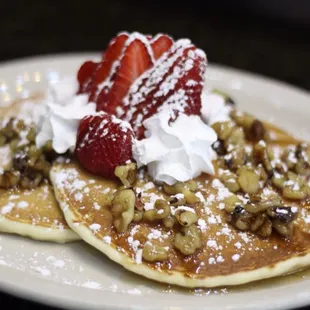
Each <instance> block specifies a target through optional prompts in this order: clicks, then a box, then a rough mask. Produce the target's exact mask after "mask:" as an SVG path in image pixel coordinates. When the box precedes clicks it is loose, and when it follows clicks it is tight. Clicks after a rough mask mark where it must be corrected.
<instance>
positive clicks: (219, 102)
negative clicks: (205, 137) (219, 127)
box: [201, 89, 231, 125]
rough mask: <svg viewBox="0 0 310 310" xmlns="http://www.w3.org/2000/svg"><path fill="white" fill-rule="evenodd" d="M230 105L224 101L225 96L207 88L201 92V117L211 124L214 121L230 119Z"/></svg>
mask: <svg viewBox="0 0 310 310" xmlns="http://www.w3.org/2000/svg"><path fill="white" fill-rule="evenodd" d="M230 112H231V107H230V106H229V105H227V104H226V103H225V98H224V97H223V96H221V95H219V94H217V93H213V92H212V91H210V90H208V89H204V90H203V92H202V94H201V118H202V119H203V121H204V122H205V123H206V124H208V125H212V124H214V123H216V122H223V121H228V120H229V119H230V116H229V114H230Z"/></svg>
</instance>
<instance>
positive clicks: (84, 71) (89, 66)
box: [77, 61, 98, 94]
mask: <svg viewBox="0 0 310 310" xmlns="http://www.w3.org/2000/svg"><path fill="white" fill-rule="evenodd" d="M97 66H98V63H95V62H93V61H86V62H84V63H83V64H82V66H81V67H80V69H79V71H78V74H77V80H78V82H79V90H78V93H79V94H82V93H86V92H87V91H88V88H89V83H90V82H91V79H92V76H93V74H94V72H95V70H96V69H97Z"/></svg>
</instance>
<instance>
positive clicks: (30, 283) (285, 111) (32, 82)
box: [0, 54, 310, 310]
mask: <svg viewBox="0 0 310 310" xmlns="http://www.w3.org/2000/svg"><path fill="white" fill-rule="evenodd" d="M96 56H97V55H96V54H91V55H89V54H70V55H66V56H64V55H55V56H50V57H37V58H32V59H25V60H20V61H15V62H9V63H5V64H3V65H2V66H1V67H0V105H2V104H6V101H7V100H9V99H10V98H17V97H21V96H28V95H29V93H31V92H32V91H38V90H44V89H45V88H46V85H47V82H48V81H49V80H53V79H58V78H59V77H61V76H64V75H68V74H75V72H76V70H77V68H78V67H79V65H80V64H81V63H82V62H83V61H84V60H85V59H89V58H95V57H96ZM207 78H208V79H207V82H208V84H209V85H210V86H215V87H218V88H221V89H223V90H226V91H227V92H228V93H229V94H231V96H232V97H233V98H234V99H235V100H236V102H237V103H238V104H239V106H240V108H241V109H243V110H246V111H249V112H252V113H254V114H255V115H256V116H258V117H260V118H261V119H264V120H269V121H273V122H274V123H275V124H278V125H279V126H281V127H283V128H285V129H287V130H288V131H290V132H291V133H293V134H295V135H297V136H299V137H301V138H304V139H306V140H309V141H310V122H309V119H310V95H309V94H308V93H306V92H304V91H302V90H299V89H297V88H293V87H291V86H289V85H286V84H283V83H279V82H275V81H273V80H270V79H266V78H263V77H259V76H256V75H252V74H248V73H244V72H240V71H236V70H231V69H227V68H222V67H218V66H212V65H211V66H209V68H208V73H207ZM0 274H1V276H0V287H1V289H2V290H3V291H7V292H9V293H12V294H15V295H19V296H22V297H25V298H29V299H34V300H37V301H41V302H43V303H46V304H50V305H58V306H62V307H68V308H73V309H109V310H112V309H113V310H116V309H134V310H151V309H156V310H164V309H165V310H190V309H201V310H202V309H204V310H207V309H238V310H242V309H288V308H293V307H298V306H303V305H308V304H310V291H309V285H310V277H309V278H308V277H304V278H302V277H299V278H298V279H295V280H294V281H292V279H291V278H290V279H286V278H284V279H283V280H281V281H280V280H276V281H273V282H271V283H270V282H268V281H266V282H264V283H265V284H264V283H263V284H262V283H260V284H258V285H255V286H253V285H251V286H250V287H251V289H250V290H249V289H247V286H245V287H242V288H241V289H238V290H230V289H228V292H227V290H225V289H217V290H201V291H199V290H198V291H196V292H194V293H193V292H191V293H190V292H188V291H186V290H181V289H176V288H173V287H168V286H165V285H160V284H156V283H154V282H152V281H148V280H146V279H143V278H141V277H139V276H136V275H134V274H130V273H129V272H127V271H125V270H124V269H123V268H121V267H119V266H117V265H116V264H114V263H112V262H110V261H109V260H108V259H106V258H105V257H104V255H102V254H100V253H98V252H97V251H96V250H94V249H92V248H90V247H89V246H87V245H85V244H83V243H82V242H77V243H74V244H68V245H57V244H52V243H41V242H36V241H32V240H28V239H24V238H20V237H17V236H9V235H1V236H0Z"/></svg>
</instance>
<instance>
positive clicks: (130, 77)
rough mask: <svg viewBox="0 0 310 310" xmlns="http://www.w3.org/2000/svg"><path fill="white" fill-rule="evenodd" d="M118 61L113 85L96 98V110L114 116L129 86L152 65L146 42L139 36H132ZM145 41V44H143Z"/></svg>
mask: <svg viewBox="0 0 310 310" xmlns="http://www.w3.org/2000/svg"><path fill="white" fill-rule="evenodd" d="M129 40H131V42H128V43H127V44H128V45H127V46H126V47H125V50H124V52H123V57H122V58H121V60H120V63H119V67H118V69H117V71H116V73H115V76H114V77H113V85H112V86H111V88H110V90H109V92H107V90H106V89H103V90H102V91H101V93H100V94H99V95H98V98H97V101H96V102H97V110H98V111H105V112H107V113H111V114H115V113H116V110H117V108H120V107H121V106H122V100H123V98H124V97H125V96H126V94H127V93H128V90H129V88H130V86H131V84H132V83H133V82H134V81H135V80H136V79H137V78H138V77H139V76H140V75H141V74H142V73H143V72H144V71H146V70H148V69H149V68H151V66H152V65H153V62H152V57H151V55H150V53H149V50H148V48H147V44H148V42H147V40H144V37H142V38H141V35H139V36H138V35H135V34H134V35H132V36H131V37H130V39H129ZM145 41H146V42H145Z"/></svg>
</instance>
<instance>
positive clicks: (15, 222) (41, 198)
mask: <svg viewBox="0 0 310 310" xmlns="http://www.w3.org/2000/svg"><path fill="white" fill-rule="evenodd" d="M41 99H42V96H41V95H37V96H34V97H31V98H28V99H26V100H22V101H16V102H13V103H12V104H11V105H9V106H6V107H2V108H0V118H3V119H6V118H8V117H14V116H18V117H20V118H27V119H28V120H29V119H33V118H35V117H36V112H38V110H39V109H40V106H39V104H38V103H39V102H40V101H41ZM11 165H12V154H11V151H10V148H9V146H8V145H6V146H3V147H1V148H0V171H1V172H3V171H5V170H6V169H8V168H10V166H11ZM0 231H1V232H5V233H11V234H18V235H22V236H26V237H30V238H33V239H37V240H43V241H53V242H59V243H64V242H70V241H74V240H79V239H80V237H79V236H78V235H77V234H76V233H74V232H73V231H72V230H71V229H70V227H69V226H68V225H67V223H66V221H65V219H64V216H63V214H62V212H61V210H60V208H59V205H58V203H57V201H56V199H55V195H54V192H53V188H52V187H51V185H50V184H48V183H47V182H45V183H42V184H41V185H40V186H38V187H36V188H34V189H21V188H12V189H9V190H6V189H0Z"/></svg>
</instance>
